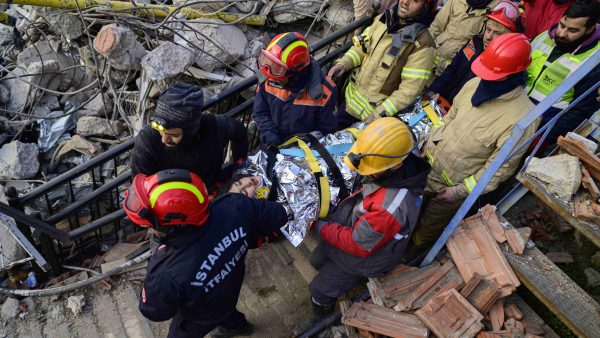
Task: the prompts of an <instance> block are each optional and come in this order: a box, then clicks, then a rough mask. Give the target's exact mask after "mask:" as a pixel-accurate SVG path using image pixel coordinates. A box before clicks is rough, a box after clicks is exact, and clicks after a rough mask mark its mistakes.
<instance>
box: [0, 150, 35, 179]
mask: <svg viewBox="0 0 600 338" xmlns="http://www.w3.org/2000/svg"><path fill="white" fill-rule="evenodd" d="M38 155H39V150H38V146H37V145H36V144H35V143H22V142H21V141H13V142H10V143H7V144H5V145H4V146H2V148H0V177H2V178H7V179H17V180H22V179H28V178H32V177H34V176H35V175H36V174H37V172H38V170H39V169H40V162H39V161H38Z"/></svg>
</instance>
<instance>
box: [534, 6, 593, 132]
mask: <svg viewBox="0 0 600 338" xmlns="http://www.w3.org/2000/svg"><path fill="white" fill-rule="evenodd" d="M599 12H600V3H599V2H598V1H597V0H577V1H575V2H574V3H573V4H572V5H571V6H570V7H569V8H568V9H567V10H566V12H565V15H564V16H563V17H562V18H561V19H560V22H559V23H558V24H557V25H555V26H553V27H552V28H551V29H550V30H549V31H546V32H544V33H542V34H540V35H539V36H538V37H536V38H535V39H534V40H533V41H532V42H531V46H532V49H533V51H532V53H531V58H532V62H531V65H530V66H529V68H528V69H527V85H526V88H525V90H526V92H527V95H529V98H530V99H531V101H532V102H533V103H534V104H537V103H538V102H540V101H542V100H543V99H544V98H545V97H546V96H547V95H548V94H550V93H551V92H552V91H553V90H554V89H556V87H558V86H559V85H560V84H561V83H562V82H563V81H564V80H565V79H566V78H567V77H568V76H569V74H571V73H573V72H574V71H575V70H576V69H577V68H578V67H579V66H580V65H581V64H582V63H583V62H585V60H587V59H588V58H589V57H590V56H591V55H592V54H594V53H595V52H596V51H597V50H598V49H600V24H598V23H597V22H598V20H599V18H600V13H599ZM598 79H600V65H596V67H594V69H593V70H592V71H590V72H589V73H588V74H587V75H585V76H584V77H583V79H581V80H580V81H579V82H577V84H575V85H574V86H573V88H571V89H570V90H569V91H568V92H567V93H566V94H565V95H564V96H563V97H562V98H561V99H560V100H558V101H557V102H556V103H554V104H553V105H552V107H551V108H549V109H548V110H547V111H546V112H545V113H544V116H543V122H542V123H544V124H545V123H547V122H548V121H550V120H551V119H552V118H553V117H554V116H556V115H557V114H558V113H559V112H560V111H561V110H562V109H564V108H566V107H567V106H568V105H569V104H570V103H571V102H573V101H574V100H575V99H577V98H578V97H579V96H581V95H582V94H583V93H584V92H585V91H586V90H588V89H589V88H590V87H592V86H593V85H595V84H596V83H597V82H598ZM598 109H600V104H599V103H598V101H596V100H595V98H594V95H593V94H591V95H588V96H587V97H585V98H583V99H582V100H581V101H580V102H579V103H578V104H576V105H575V106H574V107H573V108H571V109H570V110H569V111H568V112H567V113H565V114H564V115H563V116H562V117H560V118H559V119H558V121H557V122H556V124H555V125H554V128H552V130H551V131H550V133H549V134H548V137H547V139H546V142H547V143H549V144H553V143H555V142H556V139H557V138H558V136H560V135H565V134H566V133H567V132H569V131H573V130H575V128H577V126H579V124H581V122H583V121H584V120H585V119H587V118H589V117H590V116H592V114H594V112H596V111H597V110H598Z"/></svg>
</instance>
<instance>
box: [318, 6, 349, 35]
mask: <svg viewBox="0 0 600 338" xmlns="http://www.w3.org/2000/svg"><path fill="white" fill-rule="evenodd" d="M325 18H327V21H328V22H329V23H330V24H331V29H332V30H337V29H340V28H341V27H344V26H346V25H347V24H349V23H351V22H352V21H354V9H353V8H352V5H351V4H350V3H334V4H331V5H330V6H329V7H328V8H327V10H326V11H325Z"/></svg>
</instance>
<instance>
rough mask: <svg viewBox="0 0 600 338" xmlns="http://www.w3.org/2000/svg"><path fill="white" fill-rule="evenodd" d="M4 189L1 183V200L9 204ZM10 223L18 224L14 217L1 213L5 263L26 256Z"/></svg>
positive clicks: (0, 240)
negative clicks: (10, 228) (10, 230)
mask: <svg viewBox="0 0 600 338" xmlns="http://www.w3.org/2000/svg"><path fill="white" fill-rule="evenodd" d="M4 191H5V189H4V187H3V186H2V185H1V184H0V202H2V203H5V204H8V201H7V200H6V196H5V195H4ZM8 223H10V225H11V226H13V227H14V226H16V223H15V220H14V219H13V218H11V217H8V216H6V215H4V214H0V247H1V248H2V256H4V258H5V259H4V261H3V262H2V263H4V264H9V263H11V262H15V261H18V260H20V259H23V258H25V257H26V253H25V250H24V249H23V247H22V246H21V244H19V242H18V241H17V240H16V239H15V237H14V236H13V235H12V234H11V233H10V232H9V231H8V229H7V225H8ZM1 268H4V266H2V264H0V269H1Z"/></svg>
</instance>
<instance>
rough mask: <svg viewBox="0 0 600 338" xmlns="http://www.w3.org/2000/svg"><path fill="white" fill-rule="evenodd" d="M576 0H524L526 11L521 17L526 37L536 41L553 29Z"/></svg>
mask: <svg viewBox="0 0 600 338" xmlns="http://www.w3.org/2000/svg"><path fill="white" fill-rule="evenodd" d="M573 2H574V0H524V1H523V6H524V7H525V11H524V12H523V15H522V16H521V25H522V26H523V28H524V30H525V31H524V33H523V34H525V36H527V37H528V38H529V39H534V38H535V37H536V36H538V35H539V34H541V33H543V32H545V31H547V30H548V29H550V28H552V26H554V25H555V24H556V23H557V22H558V21H559V20H560V18H562V16H563V15H564V13H565V11H566V10H567V8H569V6H571V4H572V3H573Z"/></svg>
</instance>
